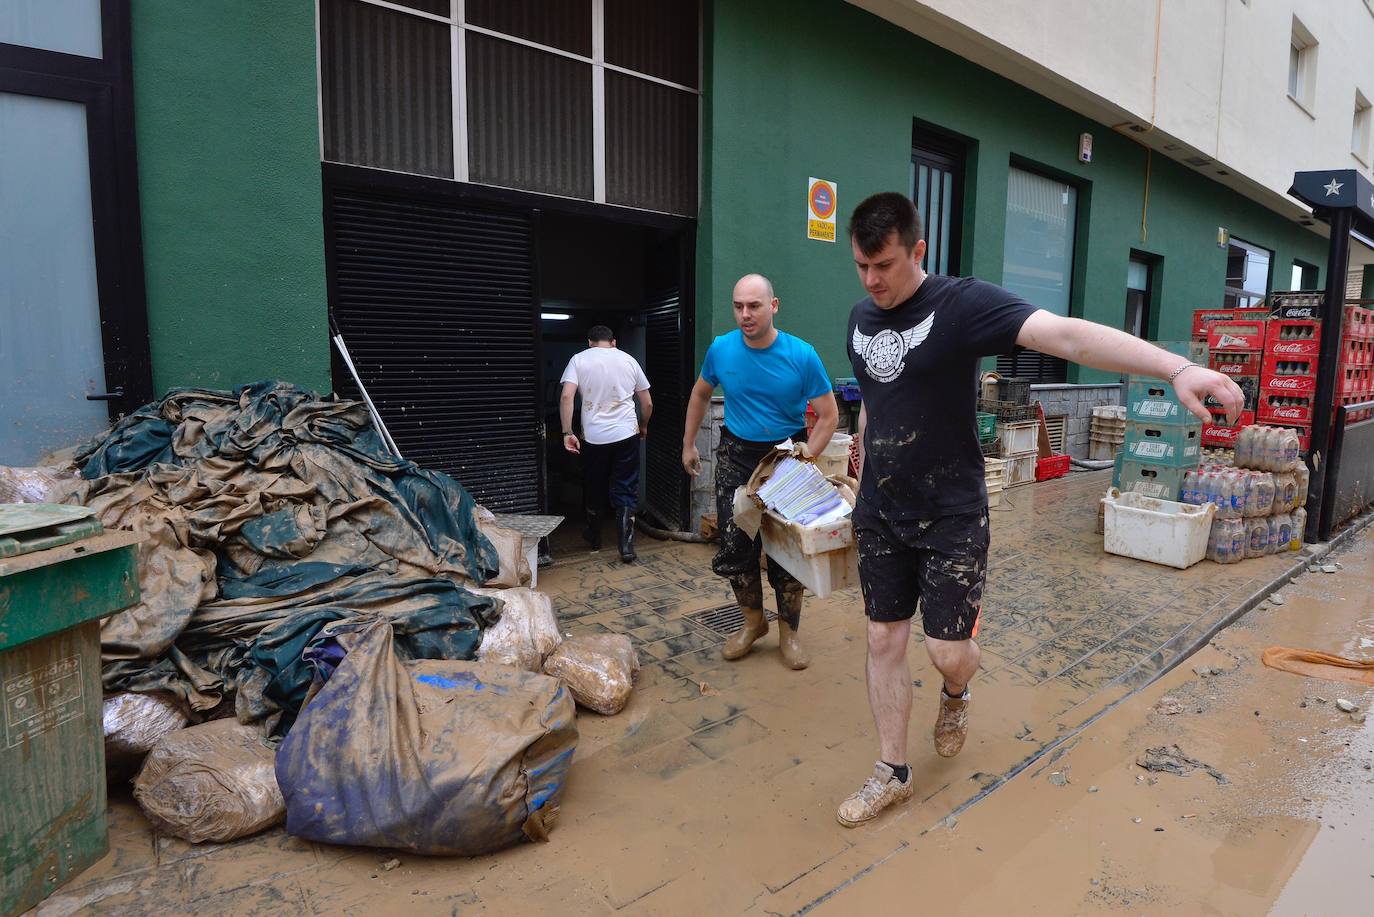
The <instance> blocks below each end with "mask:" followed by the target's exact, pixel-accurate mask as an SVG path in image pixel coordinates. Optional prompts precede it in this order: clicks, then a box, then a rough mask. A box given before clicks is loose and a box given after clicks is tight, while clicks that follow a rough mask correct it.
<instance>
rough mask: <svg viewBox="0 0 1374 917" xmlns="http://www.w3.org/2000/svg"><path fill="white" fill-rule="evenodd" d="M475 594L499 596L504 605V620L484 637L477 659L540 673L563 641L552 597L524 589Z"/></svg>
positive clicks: (489, 629) (486, 591)
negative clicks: (545, 662)
mask: <svg viewBox="0 0 1374 917" xmlns="http://www.w3.org/2000/svg"><path fill="white" fill-rule="evenodd" d="M472 591H473V592H476V593H478V594H479V595H491V596H495V597H496V598H498V599H500V600H501V602H502V608H501V617H500V618H499V619H497V621H496V623H495V624H493V625H492V626H491V627H488V628H487V629H486V631H485V632H483V634H482V645H481V646H479V647H478V648H477V658H478V659H480V660H482V661H483V662H495V663H498V664H500V665H511V666H515V667H516V668H517V669H524V670H525V671H526V672H538V671H540V670H541V669H542V668H543V665H544V658H545V657H546V656H548V655H549V653H552V652H553V651H554V650H555V649H557V648H558V644H559V643H562V642H563V636H562V634H560V633H559V632H558V618H557V617H555V616H554V613H553V603H552V602H550V601H549V597H548V596H547V595H545V594H544V593H542V592H537V591H535V590H533V589H528V588H526V587H524V586H517V587H516V588H514V589H472Z"/></svg>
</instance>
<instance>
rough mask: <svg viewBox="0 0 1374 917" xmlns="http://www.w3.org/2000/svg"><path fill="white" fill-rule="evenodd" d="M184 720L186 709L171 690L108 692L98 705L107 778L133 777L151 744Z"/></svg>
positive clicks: (178, 727)
mask: <svg viewBox="0 0 1374 917" xmlns="http://www.w3.org/2000/svg"><path fill="white" fill-rule="evenodd" d="M186 723H187V718H186V711H185V710H183V709H182V707H181V705H180V704H178V703H177V701H176V698H174V697H173V696H172V695H170V694H165V693H162V692H154V693H151V694H135V693H133V692H132V691H121V692H119V693H118V694H111V695H108V696H107V697H106V698H105V702H104V704H103V705H102V707H101V724H102V726H103V728H104V732H105V776H106V778H107V779H109V780H127V779H128V778H129V777H132V776H133V775H134V773H135V772H136V771H137V770H138V766H139V765H140V764H142V763H143V758H144V757H145V756H146V755H147V754H148V752H150V751H152V750H153V746H155V745H157V743H158V741H159V740H160V739H161V738H162V737H163V736H165V735H167V734H168V733H169V732H176V731H177V730H178V729H185V728H186Z"/></svg>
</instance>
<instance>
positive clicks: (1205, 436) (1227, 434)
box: [1202, 411, 1255, 449]
mask: <svg viewBox="0 0 1374 917" xmlns="http://www.w3.org/2000/svg"><path fill="white" fill-rule="evenodd" d="M1212 418H1213V420H1214V421H1215V420H1225V419H1226V418H1225V416H1224V415H1221V414H1217V413H1216V412H1213V414H1212ZM1254 422H1255V412H1254V411H1241V413H1240V418H1239V419H1238V420H1237V421H1236V422H1235V424H1234V425H1232V426H1229V427H1228V426H1226V425H1225V424H1222V423H1205V424H1203V425H1202V444H1203V445H1204V446H1211V447H1213V448H1220V449H1234V448H1235V446H1236V434H1237V433H1239V432H1240V428H1241V427H1248V426H1250V425H1251V424H1253V423H1254Z"/></svg>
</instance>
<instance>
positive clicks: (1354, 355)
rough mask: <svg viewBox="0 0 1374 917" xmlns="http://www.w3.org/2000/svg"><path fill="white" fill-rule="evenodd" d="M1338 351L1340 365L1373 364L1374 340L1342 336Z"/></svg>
mask: <svg viewBox="0 0 1374 917" xmlns="http://www.w3.org/2000/svg"><path fill="white" fill-rule="evenodd" d="M1338 353H1339V354H1340V364H1341V365H1342V366H1369V365H1371V364H1374V341H1366V340H1364V339H1362V338H1350V337H1344V338H1342V339H1341V349H1340V350H1339V351H1338Z"/></svg>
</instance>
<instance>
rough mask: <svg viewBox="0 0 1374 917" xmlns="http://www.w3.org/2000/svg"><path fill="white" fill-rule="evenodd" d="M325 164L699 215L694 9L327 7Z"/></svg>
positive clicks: (358, 3) (330, 1)
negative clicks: (362, 167) (364, 167)
mask: <svg viewBox="0 0 1374 917" xmlns="http://www.w3.org/2000/svg"><path fill="white" fill-rule="evenodd" d="M318 4H319V47H320V73H319V79H320V102H321V105H320V109H321V111H320V118H321V139H322V149H321V155H322V156H323V158H324V159H325V160H327V161H330V162H340V163H347V164H349V165H359V166H370V167H373V168H380V169H389V170H392V171H398V172H410V173H414V174H419V175H429V176H436V177H440V178H452V179H456V180H458V181H465V182H475V183H478V184H486V185H496V186H500V187H506V188H517V189H521V190H525V191H535V192H540V193H545V194H556V195H560V196H564V197H573V198H580V199H584V200H590V201H599V202H604V203H610V204H619V205H623V206H628V207H636V208H641V209H645V210H654V211H659V212H664V213H673V214H679V215H685V216H695V215H696V210H697V196H698V170H699V166H698V110H699V107H700V96H701V92H700V62H699V58H700V50H699V48H700V37H699V36H700V16H701V11H700V4H699V0H674V2H672V3H643V2H638V0H559V2H557V3H550V2H548V0H457V2H452V3H450V2H449V0H402V2H399V3H397V2H382V0H318Z"/></svg>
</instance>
